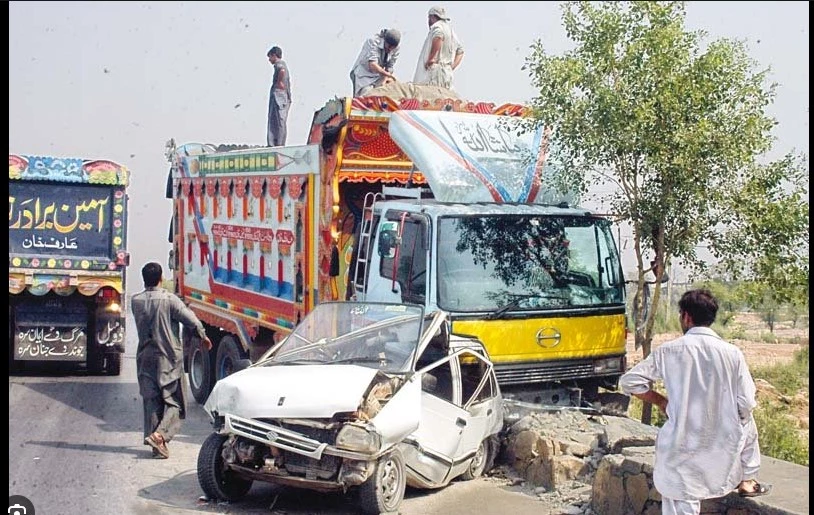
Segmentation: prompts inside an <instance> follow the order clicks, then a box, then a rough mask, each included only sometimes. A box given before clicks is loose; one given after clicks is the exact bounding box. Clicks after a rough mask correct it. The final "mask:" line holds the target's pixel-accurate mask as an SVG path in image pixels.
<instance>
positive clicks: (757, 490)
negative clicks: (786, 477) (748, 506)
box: [738, 481, 772, 497]
mask: <svg viewBox="0 0 814 515" xmlns="http://www.w3.org/2000/svg"><path fill="white" fill-rule="evenodd" d="M754 485H755V486H754V490H752V489H749V490H747V489H746V488H744V487H743V486H739V487H738V495H740V496H741V497H758V496H760V495H766V494H768V493H769V492H771V491H772V485H767V484H764V483H758V482H757V481H756V482H755V483H754Z"/></svg>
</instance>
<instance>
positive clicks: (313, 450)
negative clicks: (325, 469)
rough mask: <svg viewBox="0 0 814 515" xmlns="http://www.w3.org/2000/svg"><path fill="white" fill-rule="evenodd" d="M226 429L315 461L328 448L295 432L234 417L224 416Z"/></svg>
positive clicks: (257, 421)
mask: <svg viewBox="0 0 814 515" xmlns="http://www.w3.org/2000/svg"><path fill="white" fill-rule="evenodd" d="M226 428H227V429H228V430H229V431H231V432H233V433H234V434H236V435H239V436H243V437H245V438H249V439H251V440H254V441H256V442H260V443H263V444H266V445H273V446H274V447H278V448H280V449H283V450H286V451H291V452H293V453H296V454H300V455H302V456H307V457H309V458H313V459H315V460H318V459H320V458H321V457H322V452H323V451H324V450H325V448H326V447H328V444H327V443H324V442H320V441H319V440H315V439H313V438H309V437H307V436H305V435H303V434H300V433H299V432H297V431H292V430H291V429H286V428H284V427H280V426H278V425H272V424H268V423H265V422H260V421H259V420H254V419H247V418H242V417H237V416H234V415H226Z"/></svg>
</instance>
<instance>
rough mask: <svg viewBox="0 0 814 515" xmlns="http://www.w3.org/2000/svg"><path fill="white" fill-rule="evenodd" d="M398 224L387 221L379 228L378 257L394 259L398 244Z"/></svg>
mask: <svg viewBox="0 0 814 515" xmlns="http://www.w3.org/2000/svg"><path fill="white" fill-rule="evenodd" d="M398 228H399V226H398V222H394V221H391V220H388V221H386V222H382V224H381V226H380V227H379V247H378V250H379V257H382V258H387V259H392V258H394V257H396V247H398V244H399V232H398Z"/></svg>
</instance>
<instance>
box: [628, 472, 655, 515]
mask: <svg viewBox="0 0 814 515" xmlns="http://www.w3.org/2000/svg"><path fill="white" fill-rule="evenodd" d="M625 492H627V498H628V500H629V501H630V504H631V506H632V507H633V513H641V512H642V510H644V503H645V502H647V497H648V495H649V493H650V487H649V486H648V484H647V476H645V475H644V474H636V475H635V476H627V477H626V478H625Z"/></svg>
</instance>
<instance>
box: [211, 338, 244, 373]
mask: <svg viewBox="0 0 814 515" xmlns="http://www.w3.org/2000/svg"><path fill="white" fill-rule="evenodd" d="M241 359H245V356H244V354H243V351H242V350H241V349H240V346H239V345H238V343H237V340H235V338H234V337H233V336H224V337H223V338H221V340H220V343H219V344H218V352H217V356H216V357H215V382H217V381H220V380H221V379H223V378H224V377H226V376H228V375H230V374H232V373H233V372H235V370H236V368H235V366H236V365H237V362H238V361H240V360H241Z"/></svg>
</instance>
